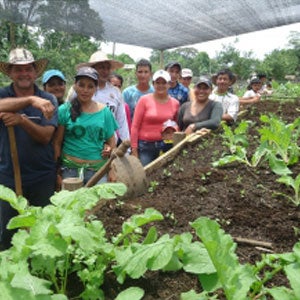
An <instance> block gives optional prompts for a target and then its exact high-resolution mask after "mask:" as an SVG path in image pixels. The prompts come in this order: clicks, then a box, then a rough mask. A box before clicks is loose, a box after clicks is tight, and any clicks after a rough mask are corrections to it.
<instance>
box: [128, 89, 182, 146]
mask: <svg viewBox="0 0 300 300" xmlns="http://www.w3.org/2000/svg"><path fill="white" fill-rule="evenodd" d="M179 105H180V104H179V101H178V100H176V99H175V98H172V97H170V96H169V98H168V101H167V102H165V103H160V102H158V101H156V100H155V99H154V96H153V94H147V95H144V96H142V97H141V98H140V100H139V102H138V103H137V105H136V108H135V111H134V116H133V120H132V125H131V147H132V148H138V140H144V141H147V142H155V141H160V140H161V139H162V138H161V130H162V126H163V123H164V122H165V121H167V120H169V119H170V120H174V121H177V114H178V110H179Z"/></svg>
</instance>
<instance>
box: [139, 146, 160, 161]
mask: <svg viewBox="0 0 300 300" xmlns="http://www.w3.org/2000/svg"><path fill="white" fill-rule="evenodd" d="M160 150H161V141H157V142H147V141H142V140H139V143H138V152H139V158H140V161H141V163H142V165H143V166H146V165H147V164H149V163H150V162H151V161H153V160H155V159H156V158H157V157H158V156H159V152H160Z"/></svg>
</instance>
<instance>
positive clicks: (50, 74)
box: [42, 69, 66, 84]
mask: <svg viewBox="0 0 300 300" xmlns="http://www.w3.org/2000/svg"><path fill="white" fill-rule="evenodd" d="M52 77H58V78H60V79H61V80H62V81H64V82H66V78H65V76H64V74H63V73H62V72H61V71H59V70H55V69H52V70H48V71H46V72H45V73H44V74H43V78H42V83H43V84H46V83H47V82H48V81H49V80H50V79H51V78H52Z"/></svg>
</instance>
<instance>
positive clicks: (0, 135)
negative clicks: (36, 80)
mask: <svg viewBox="0 0 300 300" xmlns="http://www.w3.org/2000/svg"><path fill="white" fill-rule="evenodd" d="M34 95H35V96H38V97H41V98H44V99H47V100H49V101H51V103H52V104H53V105H54V106H55V108H56V109H55V112H54V114H53V117H52V118H51V119H50V120H47V119H46V118H45V117H44V115H43V114H42V112H41V111H40V110H38V109H37V108H35V107H33V106H27V107H25V108H24V109H22V110H20V111H18V113H19V114H24V115H26V116H27V117H28V118H29V119H30V120H31V121H32V122H34V123H36V124H38V125H41V126H48V125H51V126H54V127H56V126H57V100H56V98H55V97H54V96H53V95H51V94H49V93H47V92H44V91H42V90H40V89H39V88H38V87H37V86H35V87H34ZM7 97H16V95H15V92H14V89H13V85H12V84H11V85H10V86H7V87H4V88H2V89H0V101H1V100H2V98H7ZM14 130H15V136H16V144H17V151H18V157H19V164H20V170H21V179H22V184H23V186H26V185H31V184H32V183H37V182H39V181H41V180H45V179H46V178H47V176H51V177H53V175H54V174H55V172H56V164H55V162H54V149H53V145H52V142H50V143H48V144H47V145H43V144H40V143H38V142H37V141H35V140H34V139H33V138H32V137H31V136H30V135H29V134H28V133H27V132H26V131H25V130H24V129H23V128H22V127H21V126H14ZM0 184H3V185H5V186H8V187H13V186H14V172H13V164H12V160H11V153H10V146H9V137H8V130H7V127H6V126H5V125H4V123H3V121H2V120H0Z"/></svg>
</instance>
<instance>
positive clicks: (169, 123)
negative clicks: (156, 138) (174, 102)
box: [162, 119, 179, 132]
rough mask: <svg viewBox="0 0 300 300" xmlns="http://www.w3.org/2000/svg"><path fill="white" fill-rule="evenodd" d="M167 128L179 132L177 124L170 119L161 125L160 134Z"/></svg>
mask: <svg viewBox="0 0 300 300" xmlns="http://www.w3.org/2000/svg"><path fill="white" fill-rule="evenodd" d="M167 128H173V129H174V130H175V131H178V130H179V128H178V125H177V123H176V122H175V121H173V120H170V119H169V120H167V121H166V122H164V123H163V127H162V132H164V131H165V130H166V129H167Z"/></svg>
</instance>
